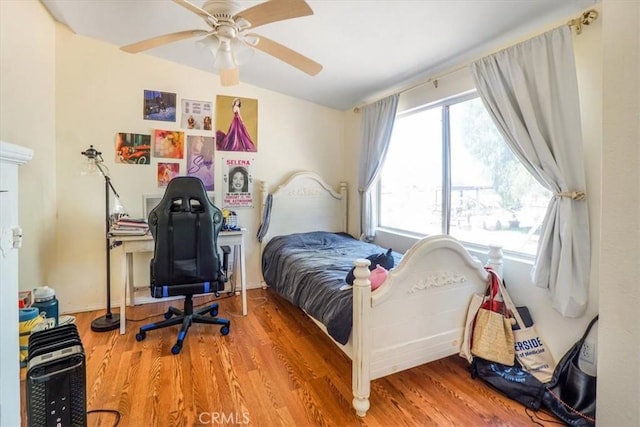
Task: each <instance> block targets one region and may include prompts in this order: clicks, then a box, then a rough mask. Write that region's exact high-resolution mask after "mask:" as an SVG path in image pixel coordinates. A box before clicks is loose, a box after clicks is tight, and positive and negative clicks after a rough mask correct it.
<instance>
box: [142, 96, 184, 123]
mask: <svg viewBox="0 0 640 427" xmlns="http://www.w3.org/2000/svg"><path fill="white" fill-rule="evenodd" d="M143 110H144V111H143V114H142V116H143V117H144V119H145V120H159V121H163V122H175V121H176V94H175V93H170V92H159V91H157V90H145V91H144V108H143Z"/></svg>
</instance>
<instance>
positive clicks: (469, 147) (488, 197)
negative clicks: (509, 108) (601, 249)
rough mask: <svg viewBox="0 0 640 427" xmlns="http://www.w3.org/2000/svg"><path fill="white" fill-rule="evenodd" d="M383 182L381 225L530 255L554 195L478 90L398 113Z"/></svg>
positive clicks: (381, 184) (382, 174) (380, 196)
mask: <svg viewBox="0 0 640 427" xmlns="http://www.w3.org/2000/svg"><path fill="white" fill-rule="evenodd" d="M379 184H380V185H379V188H380V194H379V201H380V203H379V210H380V215H379V218H380V224H379V225H380V227H383V228H387V229H393V230H397V231H402V232H405V233H410V234H415V235H430V234H440V233H445V234H451V235H452V236H454V237H456V238H458V239H459V240H461V241H463V242H469V243H476V244H482V245H487V244H489V243H492V244H499V245H502V247H503V248H504V249H507V250H512V251H517V252H521V253H525V254H531V255H533V254H535V251H536V248H537V241H538V236H539V232H540V225H541V224H542V220H543V218H544V215H545V212H546V207H547V204H548V202H549V198H550V197H551V193H550V192H549V191H547V190H546V189H544V187H542V186H541V185H540V184H538V183H537V181H535V179H534V178H533V177H532V176H531V175H530V174H529V172H528V171H527V170H526V169H525V168H524V166H522V164H521V163H520V162H519V161H518V160H517V159H516V158H515V156H514V155H513V153H512V152H511V150H510V149H509V147H508V146H507V144H506V143H505V142H504V139H503V138H502V136H501V135H500V133H499V132H498V130H497V129H496V127H495V125H494V124H493V121H492V120H491V117H489V115H488V113H487V111H486V110H485V108H484V106H483V104H482V101H481V100H480V98H478V97H477V96H475V95H465V96H460V97H457V98H454V99H451V100H447V101H443V102H440V103H438V104H434V105H429V106H425V107H422V108H419V109H416V110H412V111H408V112H404V113H400V114H398V116H397V117H396V122H395V125H394V129H393V134H392V136H391V141H390V145H389V150H388V153H387V158H386V160H385V164H384V166H383V169H382V173H381V175H380V183H379Z"/></svg>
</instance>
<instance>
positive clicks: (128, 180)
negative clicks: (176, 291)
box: [51, 25, 344, 311]
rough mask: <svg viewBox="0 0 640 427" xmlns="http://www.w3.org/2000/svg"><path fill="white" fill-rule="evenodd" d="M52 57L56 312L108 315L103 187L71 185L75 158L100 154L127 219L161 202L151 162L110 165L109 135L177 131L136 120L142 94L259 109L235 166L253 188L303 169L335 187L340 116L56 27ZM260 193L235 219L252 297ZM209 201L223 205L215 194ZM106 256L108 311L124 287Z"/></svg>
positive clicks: (142, 264)
mask: <svg viewBox="0 0 640 427" xmlns="http://www.w3.org/2000/svg"><path fill="white" fill-rule="evenodd" d="M55 50H56V53H57V58H56V90H57V97H56V111H57V122H56V123H57V131H56V141H57V181H58V185H57V198H58V221H57V224H56V231H57V239H56V242H57V245H56V262H55V265H54V267H53V269H52V271H51V277H52V281H51V284H52V285H54V286H55V287H56V290H57V291H58V294H59V299H60V304H61V309H62V310H63V311H77V310H85V309H95V308H103V307H104V306H105V305H104V301H105V274H106V267H105V248H104V245H105V241H104V238H103V236H104V180H103V179H102V178H101V177H99V176H98V177H80V176H79V175H78V170H79V167H80V163H81V161H82V156H81V155H80V152H81V151H82V150H84V149H86V148H88V147H89V144H93V145H94V146H96V147H97V148H98V149H100V151H102V152H103V157H104V159H105V163H106V165H107V166H108V167H109V170H110V172H111V179H112V183H113V185H114V186H115V188H116V190H117V191H118V193H119V194H120V196H121V201H122V203H123V205H124V206H125V208H126V209H127V211H129V213H130V214H131V215H133V216H139V215H141V210H142V194H153V193H162V189H159V188H158V186H157V184H156V174H155V164H156V162H157V160H155V159H152V162H151V163H152V164H151V165H150V166H140V165H126V164H115V163H114V157H115V154H114V141H115V135H116V133H118V132H132V133H144V134H149V133H150V132H151V131H152V129H154V128H161V129H176V130H177V129H179V122H178V123H168V122H156V121H147V120H143V119H142V95H143V90H144V89H153V90H161V91H166V92H173V93H176V94H177V96H178V104H179V103H180V99H181V98H185V99H196V100H204V101H212V102H215V97H216V95H228V96H241V97H247V98H254V99H257V100H258V152H257V153H254V154H248V153H243V154H244V155H243V156H242V157H244V158H251V159H254V161H255V163H254V166H253V170H252V173H253V179H254V180H266V181H268V182H269V183H272V184H275V183H277V182H279V181H280V180H282V179H283V178H284V177H285V176H287V175H288V174H289V173H290V172H291V171H294V170H301V169H306V170H312V171H315V172H317V173H318V174H320V175H321V176H324V177H327V179H328V180H329V181H330V182H331V183H332V184H335V185H337V183H338V182H339V181H340V179H342V177H341V176H340V171H342V170H343V158H344V155H343V154H342V153H343V150H344V147H343V146H344V143H343V138H344V137H343V134H344V129H343V125H342V122H343V115H342V113H341V112H339V111H336V110H331V109H328V108H325V107H320V106H318V105H315V104H311V103H309V102H306V101H301V100H297V99H294V98H290V97H287V96H283V95H280V94H277V93H274V92H270V91H267V90H263V89H260V88H256V87H253V86H250V85H246V84H240V85H239V86H236V87H232V88H222V87H220V86H219V79H218V76H217V75H213V74H209V73H206V72H203V71H199V70H195V69H191V68H187V67H184V66H181V65H178V64H175V63H171V62H167V61H164V60H160V59H158V58H155V57H152V56H149V55H144V54H138V55H131V54H127V53H124V52H122V51H120V50H119V49H118V48H117V47H116V46H112V45H108V44H105V43H102V42H98V41H95V40H93V39H90V38H86V37H81V36H78V35H75V34H73V33H72V32H70V31H69V30H68V29H67V28H66V27H64V26H62V25H58V26H57V29H56V46H55ZM214 105H215V104H214ZM214 108H215V107H214ZM178 119H179V118H178ZM228 155H229V153H221V152H217V153H216V175H217V179H216V189H219V188H220V187H221V185H220V178H221V176H220V175H221V168H220V158H221V157H222V156H228ZM182 171H184V164H183V167H182ZM258 189H259V186H258V185H257V182H256V181H254V201H255V206H254V208H238V209H236V212H237V213H238V216H239V223H240V224H241V225H242V226H244V227H246V228H247V235H246V253H247V278H248V279H247V282H248V285H249V287H256V286H258V285H259V279H260V276H259V274H260V272H259V248H258V244H257V240H256V238H255V234H256V230H257V227H258V225H259V218H258V216H259V215H258V213H259V208H258V203H259V199H258V197H257V196H258ZM216 197H217V200H221V193H220V191H216ZM112 254H113V256H112V263H113V266H112V269H111V271H112V296H113V298H112V302H113V303H114V304H115V303H117V302H118V301H119V295H120V290H119V288H118V287H117V285H118V284H119V283H121V277H122V273H121V269H120V265H121V264H120V261H121V257H122V252H121V249H115V250H113V251H112ZM148 259H149V256H146V257H145V255H144V254H141V255H140V256H137V257H136V260H135V267H136V270H137V271H138V272H139V273H140V274H138V275H137V276H138V278H139V279H140V280H142V281H143V283H136V285H138V286H144V285H145V283H144V280H145V279H146V280H147V281H148V273H147V272H148ZM147 283H148V282H147Z"/></svg>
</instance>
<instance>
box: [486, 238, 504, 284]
mask: <svg viewBox="0 0 640 427" xmlns="http://www.w3.org/2000/svg"><path fill="white" fill-rule="evenodd" d="M488 255H489V258H488V260H487V267H491V268H493V271H495V272H496V273H498V276H499V277H503V276H502V273H503V266H502V264H503V254H502V246H498V245H489V254H488Z"/></svg>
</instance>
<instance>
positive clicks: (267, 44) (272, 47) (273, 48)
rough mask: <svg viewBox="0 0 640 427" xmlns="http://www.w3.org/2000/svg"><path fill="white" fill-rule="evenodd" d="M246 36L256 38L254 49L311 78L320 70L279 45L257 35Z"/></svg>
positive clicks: (316, 64) (317, 66) (301, 56)
mask: <svg viewBox="0 0 640 427" xmlns="http://www.w3.org/2000/svg"><path fill="white" fill-rule="evenodd" d="M247 36H251V37H257V38H258V42H257V43H256V44H254V45H253V47H255V48H256V49H258V50H261V51H262V52H264V53H267V54H269V55H271V56H275V57H276V58H278V59H279V60H281V61H284V62H286V63H287V64H289V65H291V66H294V67H296V68H297V69H299V70H300V71H303V72H305V73H307V74H309V75H311V76H315V75H316V74H318V73H319V72H320V71H321V70H322V65H320V64H318V63H317V62H316V61H314V60H312V59H309V58H307V57H306V56H304V55H302V54H299V53H298V52H296V51H294V50H291V49H289V48H288V47H286V46H283V45H281V44H280V43H277V42H274V41H273V40H271V39H268V38H266V37H263V36H260V35H257V34H247Z"/></svg>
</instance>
